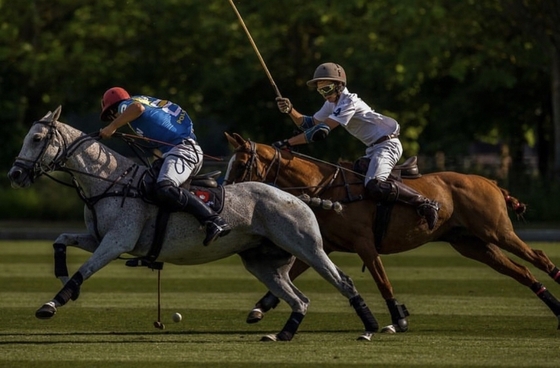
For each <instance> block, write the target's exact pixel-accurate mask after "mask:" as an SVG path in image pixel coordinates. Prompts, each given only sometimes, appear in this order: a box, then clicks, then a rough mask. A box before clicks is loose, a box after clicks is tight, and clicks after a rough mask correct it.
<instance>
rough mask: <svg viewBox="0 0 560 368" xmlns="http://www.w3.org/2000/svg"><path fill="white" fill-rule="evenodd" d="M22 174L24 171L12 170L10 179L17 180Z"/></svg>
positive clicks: (9, 175) (9, 174)
mask: <svg viewBox="0 0 560 368" xmlns="http://www.w3.org/2000/svg"><path fill="white" fill-rule="evenodd" d="M21 174H22V171H21V170H19V169H12V170H10V171H9V172H8V178H9V179H10V180H17V179H18V178H19V177H20V176H21Z"/></svg>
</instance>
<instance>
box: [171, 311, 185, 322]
mask: <svg viewBox="0 0 560 368" xmlns="http://www.w3.org/2000/svg"><path fill="white" fill-rule="evenodd" d="M172 318H173V322H177V323H179V322H181V321H182V320H183V316H182V315H181V313H174V314H173V317H172Z"/></svg>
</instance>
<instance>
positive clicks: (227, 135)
mask: <svg viewBox="0 0 560 368" xmlns="http://www.w3.org/2000/svg"><path fill="white" fill-rule="evenodd" d="M224 134H225V136H226V138H227V140H228V142H229V144H231V145H232V147H233V148H237V147H239V144H238V143H237V141H236V140H235V139H234V138H233V137H232V136H231V135H229V134H228V133H227V132H224ZM234 134H235V133H234Z"/></svg>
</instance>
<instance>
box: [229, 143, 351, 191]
mask: <svg viewBox="0 0 560 368" xmlns="http://www.w3.org/2000/svg"><path fill="white" fill-rule="evenodd" d="M247 142H248V143H249V147H250V149H249V152H247V151H245V153H248V154H249V160H247V161H246V162H245V163H244V164H243V174H242V175H241V179H240V180H239V179H237V178H238V177H239V176H236V178H235V179H234V180H233V181H229V180H228V181H227V182H228V183H229V182H236V181H250V180H253V177H255V178H257V180H258V181H260V182H263V183H264V182H265V181H266V178H267V177H268V175H269V173H270V172H271V171H272V168H273V167H274V166H275V164H276V174H275V175H274V180H273V181H272V182H268V184H271V185H273V186H276V187H278V185H277V181H278V178H279V177H280V170H281V168H282V160H281V157H280V149H278V148H276V147H274V150H275V152H274V157H273V158H272V160H271V161H270V164H269V165H268V167H267V168H266V170H265V169H263V170H260V171H259V165H258V162H259V157H258V156H259V155H258V154H257V144H256V143H255V142H253V141H250V140H248V141H247ZM239 150H241V148H239ZM292 154H294V155H298V156H301V157H306V158H308V159H312V160H314V161H319V162H323V163H325V164H328V165H332V166H333V167H335V168H336V170H335V172H334V174H333V175H332V177H331V178H330V180H329V181H328V183H325V184H322V185H315V186H301V187H282V188H280V189H282V190H287V191H293V190H306V189H319V193H317V194H316V195H317V196H319V195H321V194H322V193H323V192H325V191H326V190H328V189H330V188H333V187H334V182H335V181H336V179H337V178H338V176H339V174H341V175H342V180H343V184H341V185H340V186H343V187H345V189H346V193H347V199H346V200H343V201H344V202H352V201H354V200H356V198H353V196H352V195H351V193H350V185H351V184H350V183H349V182H348V181H347V179H346V175H345V172H344V171H345V169H343V168H342V167H341V166H339V165H333V164H331V163H328V162H325V161H321V160H318V159H316V158H313V157H310V156H306V155H303V154H301V153H297V154H296V153H295V152H292ZM263 166H265V167H266V165H263ZM253 170H254V171H255V174H254V175H253ZM226 179H227V178H226ZM360 184H361V183H360Z"/></svg>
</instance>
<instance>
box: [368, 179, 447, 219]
mask: <svg viewBox="0 0 560 368" xmlns="http://www.w3.org/2000/svg"><path fill="white" fill-rule="evenodd" d="M366 189H367V191H368V194H369V195H370V196H371V198H372V199H373V200H376V201H380V202H388V203H390V202H397V201H398V202H401V203H404V204H408V205H411V206H413V207H415V208H416V212H417V213H418V215H419V216H420V217H422V218H424V219H426V222H427V223H428V228H429V229H430V230H433V228H434V227H435V226H436V223H437V220H438V211H439V208H440V205H439V203H438V202H436V201H433V200H430V199H428V198H426V197H424V196H423V195H422V194H420V193H418V192H417V191H416V190H414V189H412V188H411V187H409V186H407V185H405V184H404V183H402V182H399V181H393V180H386V181H379V180H376V179H372V180H370V181H368V183H367V184H366Z"/></svg>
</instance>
